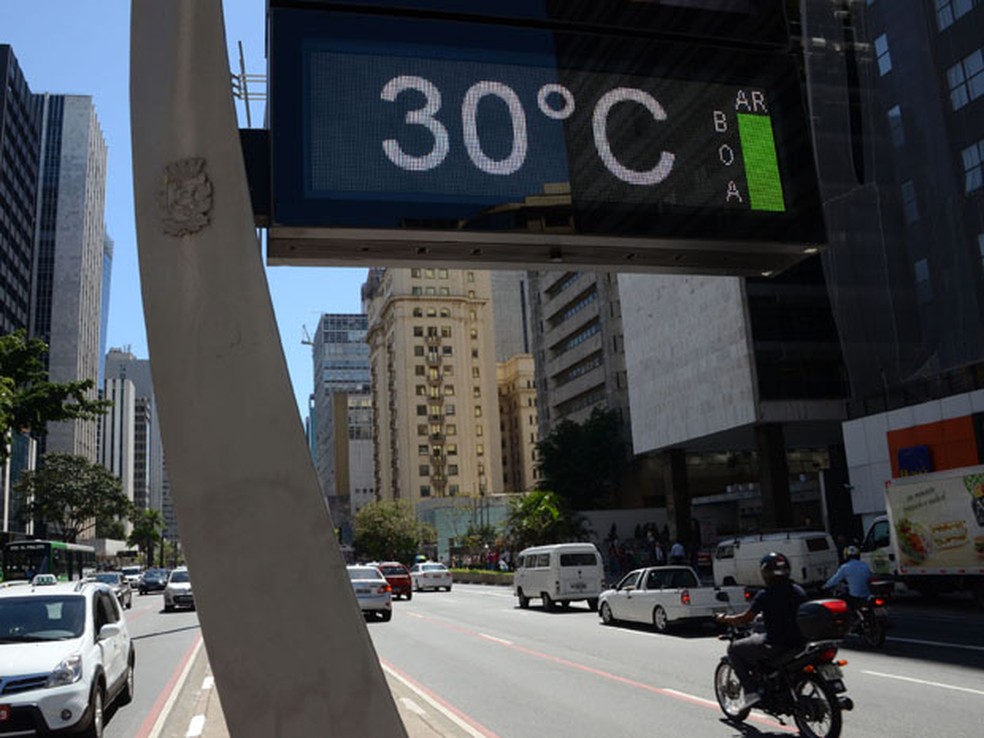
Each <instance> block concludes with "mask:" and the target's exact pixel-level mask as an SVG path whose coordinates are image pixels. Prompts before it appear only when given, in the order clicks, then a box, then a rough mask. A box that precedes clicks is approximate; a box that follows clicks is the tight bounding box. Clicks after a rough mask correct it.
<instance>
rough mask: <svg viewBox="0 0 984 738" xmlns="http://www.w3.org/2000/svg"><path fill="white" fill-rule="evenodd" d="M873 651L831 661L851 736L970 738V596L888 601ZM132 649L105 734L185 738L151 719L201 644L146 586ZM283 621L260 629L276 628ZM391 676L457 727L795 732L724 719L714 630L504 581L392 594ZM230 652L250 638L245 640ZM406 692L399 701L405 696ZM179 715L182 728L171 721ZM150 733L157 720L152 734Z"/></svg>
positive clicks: (973, 668) (976, 702)
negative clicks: (538, 601)
mask: <svg viewBox="0 0 984 738" xmlns="http://www.w3.org/2000/svg"><path fill="white" fill-rule="evenodd" d="M890 612H891V616H892V621H893V627H892V629H891V630H890V631H889V638H888V641H887V644H886V647H885V649H884V650H883V651H869V650H865V649H864V648H863V647H861V645H860V644H859V643H858V642H857V641H856V640H853V639H851V638H849V639H848V640H847V641H845V643H844V645H843V647H842V649H841V653H840V657H841V658H845V659H847V660H848V661H849V664H848V666H847V667H845V680H846V683H847V687H848V694H849V695H850V696H851V697H852V699H853V700H854V701H855V705H856V707H855V709H854V711H853V712H850V713H846V714H845V719H844V735H845V736H848V737H850V738H876V737H877V738H884V737H885V736H892V737H893V738H908V737H911V738H924V737H925V736H930V735H935V736H945V737H946V738H963V737H964V736H966V737H968V738H969V737H970V736H973V737H974V738H977V736H979V735H980V730H981V729H980V725H981V715H982V714H984V627H982V626H984V616H982V614H981V612H980V611H978V610H975V609H974V608H973V607H972V606H971V604H970V603H969V602H968V601H960V600H957V601H946V602H941V603H927V602H925V601H922V600H917V599H913V600H905V601H896V602H894V603H893V604H892V607H891V610H890ZM127 620H128V622H129V624H130V630H131V633H132V634H133V636H134V638H135V642H136V644H137V649H138V651H137V657H138V658H137V671H136V684H137V688H136V692H137V696H136V699H135V701H134V702H133V703H132V704H131V705H128V706H126V707H123V708H121V709H119V710H117V711H115V713H114V714H111V716H110V720H109V722H108V724H107V727H106V737H107V738H156V737H157V736H163V738H168V736H172V735H174V736H184V735H185V732H184V728H185V727H186V726H187V725H188V723H187V722H186V721H184V716H183V715H182V712H183V711H182V705H181V704H178V705H176V706H175V707H174V710H173V713H174V714H177V715H180V716H181V717H180V718H179V719H178V720H174V719H173V715H172V719H171V720H168V721H167V727H166V729H165V728H163V727H162V726H163V725H164V718H165V717H167V712H168V710H169V707H170V705H169V704H168V699H169V696H170V695H171V692H172V691H173V689H174V686H175V683H176V682H177V681H178V677H179V675H180V674H181V673H182V670H183V668H184V667H185V665H186V664H187V663H188V661H189V659H190V655H191V653H192V652H193V650H194V647H195V645H196V643H197V641H198V638H199V637H200V631H199V629H198V623H197V617H196V615H195V613H193V612H178V613H167V614H165V613H163V612H162V607H161V598H160V596H157V595H148V596H145V597H139V598H134V607H133V609H132V610H130V611H128V612H127ZM280 626H282V624H280V625H277V624H271V630H270V633H268V634H265V635H264V636H263V637H276V636H275V634H276V632H277V628H278V627H280ZM368 627H369V632H370V634H371V636H372V640H373V643H374V646H375V648H376V651H377V654H378V656H379V658H380V660H381V661H382V663H383V666H384V668H385V669H386V670H387V672H388V674H389V675H390V677H391V678H394V677H395V678H397V679H399V680H400V681H401V682H403V683H405V684H407V685H409V686H410V687H411V688H412V689H413V691H414V692H415V693H416V695H418V697H417V698H416V700H415V703H416V704H412V703H411V704H404V705H403V707H404V709H406V708H407V707H409V708H411V709H415V710H416V709H418V706H423V707H426V709H428V710H432V709H438V710H440V711H442V712H444V713H445V715H450V716H452V717H453V719H454V721H455V722H456V723H457V724H458V726H459V727H460V728H461V732H460V733H459V735H461V736H464V735H471V736H488V737H489V738H494V737H498V738H525V737H526V736H530V737H532V736H536V738H543V737H544V736H560V735H563V736H565V737H567V738H581V737H584V738H599V736H620V737H626V736H679V735H685V736H695V737H699V738H705V737H714V736H721V737H722V738H725V737H730V736H762V737H768V736H783V735H790V734H795V732H796V731H795V728H791V727H789V726H783V725H780V724H779V723H778V722H776V721H774V720H772V719H770V718H768V717H766V716H765V715H763V714H761V713H753V715H752V718H751V719H750V720H749V722H748V723H747V724H746V725H745V726H744V727H743V728H742V729H739V728H736V727H734V726H731V725H728V724H727V723H725V722H723V721H722V720H721V714H720V712H719V709H718V707H717V704H716V702H715V701H714V693H713V689H712V684H711V682H712V674H713V670H714V666H715V665H716V663H717V661H718V659H719V658H720V656H721V654H722V653H723V651H724V647H725V644H724V643H723V642H721V641H719V640H717V639H716V638H715V635H716V630H715V629H714V627H713V626H707V627H700V626H697V627H690V628H685V629H680V630H677V631H673V632H671V633H670V634H668V635H658V634H655V633H653V632H651V631H650V629H648V628H645V627H635V626H617V627H606V626H604V625H602V624H601V621H600V619H599V618H598V616H597V615H596V614H595V613H591V612H588V611H587V609H586V608H585V607H584V606H583V605H579V604H575V605H573V606H572V607H571V608H570V609H568V610H561V611H557V612H552V613H547V612H544V611H543V610H541V609H539V608H537V607H532V608H530V609H529V610H521V609H519V607H518V606H517V603H516V599H515V597H513V596H512V593H511V591H510V590H509V589H508V588H505V587H488V586H481V585H463V584H457V585H455V587H454V589H453V590H452V591H451V592H421V593H417V594H415V596H414V598H413V599H412V600H411V601H409V602H406V601H402V600H400V601H397V602H395V603H394V615H393V619H392V621H390V622H389V623H382V622H372V623H369V624H368ZM244 647H248V646H245V644H244ZM403 699H405V698H403ZM182 721H184V722H182ZM155 726H156V728H155Z"/></svg>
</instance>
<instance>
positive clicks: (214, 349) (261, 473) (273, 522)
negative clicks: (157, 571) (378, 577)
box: [130, 0, 406, 738]
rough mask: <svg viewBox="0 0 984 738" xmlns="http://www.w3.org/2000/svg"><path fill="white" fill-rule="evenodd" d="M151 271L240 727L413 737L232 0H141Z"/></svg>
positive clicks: (147, 285)
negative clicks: (364, 570)
mask: <svg viewBox="0 0 984 738" xmlns="http://www.w3.org/2000/svg"><path fill="white" fill-rule="evenodd" d="M130 72H131V78H130V104H131V124H132V131H133V133H132V135H133V172H134V174H133V179H134V199H135V206H136V221H137V235H138V245H139V255H140V278H141V287H142V290H143V302H144V313H145V318H146V323H147V337H148V343H149V348H150V361H151V368H152V372H153V379H154V392H155V395H156V399H157V401H158V405H159V412H160V427H161V434H162V437H163V440H164V449H165V453H166V454H167V465H168V471H169V474H170V477H171V490H172V494H173V496H174V504H175V508H176V511H177V515H178V522H179V525H180V529H181V537H182V545H183V548H184V552H185V555H186V557H187V560H188V563H189V567H190V570H191V577H192V581H193V584H194V591H195V598H196V601H197V604H198V610H199V617H200V620H201V625H202V630H203V635H204V638H205V645H206V648H207V650H208V656H209V661H210V662H211V666H212V669H213V672H214V674H215V677H216V682H217V686H218V689H219V693H220V695H221V698H222V707H223V712H224V714H225V717H226V721H227V723H228V726H229V730H230V733H231V735H232V736H234V737H235V738H311V737H312V736H319V737H324V736H387V737H389V736H405V735H406V732H405V730H404V728H403V724H402V722H401V720H400V717H399V714H398V712H397V710H396V706H395V705H394V703H393V699H392V696H391V694H390V692H389V689H388V688H387V685H386V680H385V678H384V676H383V672H382V669H381V668H380V666H379V663H378V660H377V658H376V654H375V651H374V649H373V646H372V642H371V640H370V639H369V635H368V631H367V630H366V625H365V622H364V621H363V619H362V616H361V614H360V612H359V609H358V606H357V604H356V602H355V597H354V595H353V593H352V588H351V585H350V583H349V580H348V577H347V575H346V572H345V565H344V561H343V559H342V557H341V553H340V551H339V548H338V545H337V543H336V541H335V539H334V533H333V525H332V521H331V518H330V516H329V514H328V509H327V506H326V505H325V502H324V499H323V497H322V494H321V489H320V487H319V484H318V481H317V477H316V474H315V471H314V466H313V464H312V461H311V458H310V456H309V454H308V450H307V445H306V443H305V439H304V432H303V428H302V426H301V422H300V418H299V417H298V415H297V408H296V405H295V401H294V395H293V392H292V391H291V386H290V379H289V376H288V373H287V365H286V362H285V360H284V356H283V350H282V348H281V345H280V338H279V335H278V332H277V326H276V322H275V320H274V314H273V308H272V305H271V302H270V296H269V292H268V287H267V283H266V278H265V274H264V270H263V263H262V254H261V249H260V246H259V243H258V240H257V236H256V232H255V230H254V228H253V225H252V212H251V208H250V201H249V194H248V189H247V183H246V174H245V168H244V165H243V160H242V153H241V149H240V144H239V138H238V129H237V124H236V116H235V108H234V104H233V100H232V94H231V92H232V91H231V86H230V73H229V65H228V59H227V56H226V41H225V30H224V26H223V20H222V5H221V1H220V0H167V2H157V1H152V0H134V2H133V3H132V27H131V69H130Z"/></svg>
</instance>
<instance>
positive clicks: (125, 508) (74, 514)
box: [14, 454, 132, 541]
mask: <svg viewBox="0 0 984 738" xmlns="http://www.w3.org/2000/svg"><path fill="white" fill-rule="evenodd" d="M14 492H15V494H16V495H17V496H18V497H19V499H20V501H21V504H22V505H23V509H24V512H25V515H27V516H29V517H30V518H33V519H35V520H43V521H45V522H46V523H48V524H49V525H52V524H53V525H54V526H56V527H57V528H58V530H59V531H60V532H61V535H62V536H63V537H64V539H65V540H66V541H76V540H78V538H79V536H81V535H82V534H83V533H86V532H92V533H94V532H95V526H96V521H98V520H111V519H117V518H125V517H128V516H129V515H130V510H131V507H132V505H131V503H130V501H129V500H128V499H127V497H126V495H125V494H123V484H122V483H121V482H120V480H119V479H117V478H116V477H114V476H113V475H112V474H111V473H110V472H109V470H107V469H106V468H105V467H104V466H100V465H99V464H93V463H92V462H90V461H89V460H87V459H85V458H84V457H82V456H74V455H72V454H46V455H45V456H44V458H43V464H42V465H41V468H39V469H37V470H35V471H28V472H25V473H24V475H23V476H22V477H21V478H20V479H19V480H18V482H17V484H16V485H15V487H14Z"/></svg>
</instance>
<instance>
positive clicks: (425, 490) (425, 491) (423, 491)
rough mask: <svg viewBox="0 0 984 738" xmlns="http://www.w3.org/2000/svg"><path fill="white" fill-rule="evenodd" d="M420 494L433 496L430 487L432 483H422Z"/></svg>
mask: <svg viewBox="0 0 984 738" xmlns="http://www.w3.org/2000/svg"><path fill="white" fill-rule="evenodd" d="M420 496H421V497H430V496H431V488H430V485H429V484H422V485H420Z"/></svg>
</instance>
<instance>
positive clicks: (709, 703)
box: [663, 687, 718, 707]
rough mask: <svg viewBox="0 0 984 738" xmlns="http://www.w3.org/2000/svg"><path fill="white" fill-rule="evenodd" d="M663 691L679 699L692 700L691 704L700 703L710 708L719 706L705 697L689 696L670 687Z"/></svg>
mask: <svg viewBox="0 0 984 738" xmlns="http://www.w3.org/2000/svg"><path fill="white" fill-rule="evenodd" d="M663 691H664V692H667V693H668V694H675V695H676V696H677V697H681V698H683V699H685V700H690V701H691V702H698V703H700V704H702V705H707V706H708V707H717V706H718V703H717V702H715V701H714V700H707V699H704V698H703V697H697V696H696V695H693V694H687V693H686V692H679V691H677V690H675V689H669V688H668V687H663Z"/></svg>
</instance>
